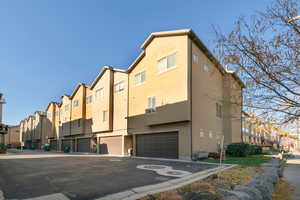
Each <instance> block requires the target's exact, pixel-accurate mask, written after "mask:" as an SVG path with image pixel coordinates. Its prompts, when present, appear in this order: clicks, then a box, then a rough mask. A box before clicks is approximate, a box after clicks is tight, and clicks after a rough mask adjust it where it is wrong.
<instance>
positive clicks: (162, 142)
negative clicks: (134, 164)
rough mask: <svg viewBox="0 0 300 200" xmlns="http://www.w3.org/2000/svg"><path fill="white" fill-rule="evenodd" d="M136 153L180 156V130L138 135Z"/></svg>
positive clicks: (139, 154)
mask: <svg viewBox="0 0 300 200" xmlns="http://www.w3.org/2000/svg"><path fill="white" fill-rule="evenodd" d="M136 155H137V156H142V157H161V158H178V132H168V133H155V134H145V135H137V136H136Z"/></svg>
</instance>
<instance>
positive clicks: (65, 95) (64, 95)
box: [60, 94, 70, 99]
mask: <svg viewBox="0 0 300 200" xmlns="http://www.w3.org/2000/svg"><path fill="white" fill-rule="evenodd" d="M63 97H68V99H70V96H69V95H67V94H62V95H61V96H60V98H61V99H62V98H63Z"/></svg>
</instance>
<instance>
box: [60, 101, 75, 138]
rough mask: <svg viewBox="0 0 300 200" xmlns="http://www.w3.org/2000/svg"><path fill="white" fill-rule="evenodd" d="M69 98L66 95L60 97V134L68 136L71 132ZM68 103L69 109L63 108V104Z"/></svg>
mask: <svg viewBox="0 0 300 200" xmlns="http://www.w3.org/2000/svg"><path fill="white" fill-rule="evenodd" d="M71 103H72V102H71V100H70V99H69V97H67V96H65V95H64V96H63V97H62V105H61V109H60V111H61V126H62V127H61V133H62V134H61V135H62V136H68V135H70V134H71V126H70V121H71V111H72V104H71ZM66 105H69V110H68V111H66V110H65V106H66Z"/></svg>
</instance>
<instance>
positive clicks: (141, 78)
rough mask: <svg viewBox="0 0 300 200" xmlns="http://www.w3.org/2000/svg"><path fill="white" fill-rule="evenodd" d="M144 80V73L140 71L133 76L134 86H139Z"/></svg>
mask: <svg viewBox="0 0 300 200" xmlns="http://www.w3.org/2000/svg"><path fill="white" fill-rule="evenodd" d="M145 80H146V72H145V71H142V72H139V73H137V74H136V75H135V76H134V85H140V84H142V83H143V82H145Z"/></svg>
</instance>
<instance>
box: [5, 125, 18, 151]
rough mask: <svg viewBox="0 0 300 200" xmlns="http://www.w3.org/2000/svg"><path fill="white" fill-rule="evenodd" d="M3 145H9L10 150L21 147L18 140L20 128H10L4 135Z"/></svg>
mask: <svg viewBox="0 0 300 200" xmlns="http://www.w3.org/2000/svg"><path fill="white" fill-rule="evenodd" d="M4 144H5V145H10V146H11V147H12V148H16V147H19V146H20V145H21V140H20V126H19V125H17V126H10V127H9V128H8V133H7V134H5V143H4Z"/></svg>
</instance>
